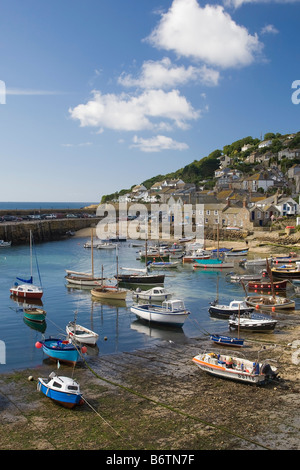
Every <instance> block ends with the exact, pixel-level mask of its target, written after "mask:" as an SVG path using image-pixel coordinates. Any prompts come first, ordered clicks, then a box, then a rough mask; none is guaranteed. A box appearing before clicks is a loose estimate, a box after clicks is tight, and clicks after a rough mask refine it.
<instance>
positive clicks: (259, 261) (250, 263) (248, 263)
mask: <svg viewBox="0 0 300 470" xmlns="http://www.w3.org/2000/svg"><path fill="white" fill-rule="evenodd" d="M267 261H268V262H270V263H271V262H272V258H254V259H248V260H246V259H244V260H242V261H240V265H241V266H244V267H245V268H251V267H255V266H265V265H266V264H267Z"/></svg>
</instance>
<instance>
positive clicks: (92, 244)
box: [91, 227, 94, 277]
mask: <svg viewBox="0 0 300 470" xmlns="http://www.w3.org/2000/svg"><path fill="white" fill-rule="evenodd" d="M91 258H92V259H91V261H92V276H93V277H94V242H93V227H92V231H91Z"/></svg>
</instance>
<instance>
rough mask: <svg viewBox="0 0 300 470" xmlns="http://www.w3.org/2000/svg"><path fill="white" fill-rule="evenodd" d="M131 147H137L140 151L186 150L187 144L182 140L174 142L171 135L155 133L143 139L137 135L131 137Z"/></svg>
mask: <svg viewBox="0 0 300 470" xmlns="http://www.w3.org/2000/svg"><path fill="white" fill-rule="evenodd" d="M131 147H135V148H139V149H140V150H141V151H142V152H148V153H149V152H160V151H161V150H186V149H188V145H187V144H185V143H183V142H176V140H173V139H172V138H171V137H166V136H164V135H157V136H155V137H152V138H150V139H143V138H140V137H137V136H134V138H133V145H132V146H131Z"/></svg>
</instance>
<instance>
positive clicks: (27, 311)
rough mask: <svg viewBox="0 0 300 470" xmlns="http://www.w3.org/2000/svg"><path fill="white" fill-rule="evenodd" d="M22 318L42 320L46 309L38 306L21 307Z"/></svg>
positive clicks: (35, 320)
mask: <svg viewBox="0 0 300 470" xmlns="http://www.w3.org/2000/svg"><path fill="white" fill-rule="evenodd" d="M23 314H24V318H26V319H27V320H30V321H34V322H39V323H41V322H43V321H45V318H46V311H45V310H43V309H42V308H39V307H27V308H24V309H23Z"/></svg>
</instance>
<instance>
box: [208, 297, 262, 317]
mask: <svg viewBox="0 0 300 470" xmlns="http://www.w3.org/2000/svg"><path fill="white" fill-rule="evenodd" d="M208 311H209V313H210V314H211V315H212V316H214V317H217V318H229V317H230V316H231V315H234V314H238V313H240V314H241V315H242V314H243V313H251V312H253V311H254V307H249V306H248V305H247V304H246V302H245V301H243V300H232V301H231V302H230V304H229V305H222V304H217V303H216V301H215V302H212V303H211V304H210V308H209V310H208Z"/></svg>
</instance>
